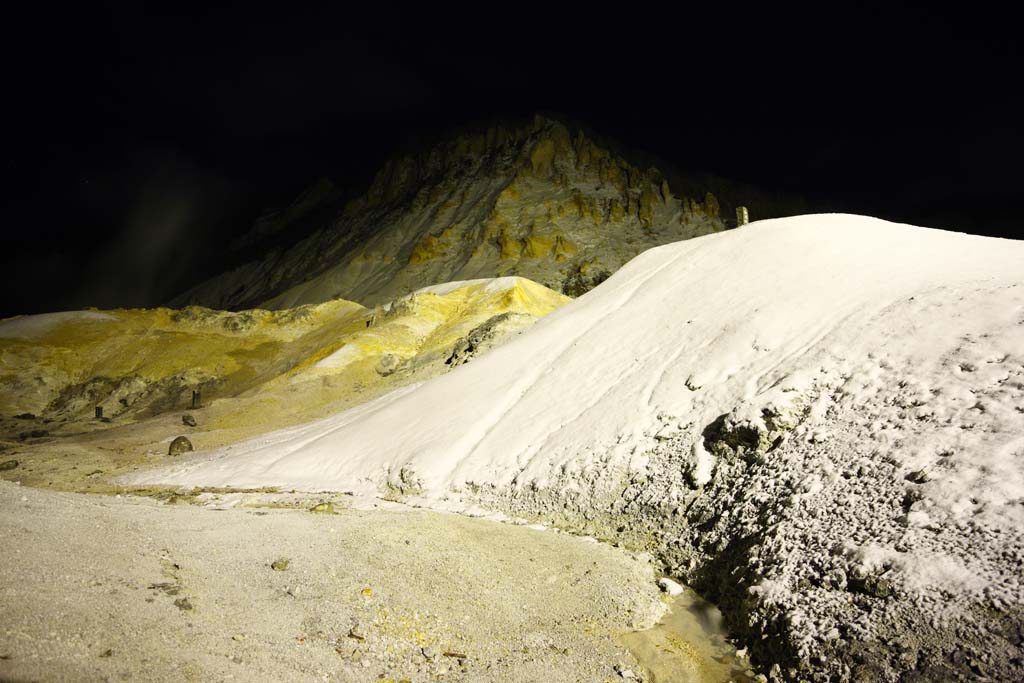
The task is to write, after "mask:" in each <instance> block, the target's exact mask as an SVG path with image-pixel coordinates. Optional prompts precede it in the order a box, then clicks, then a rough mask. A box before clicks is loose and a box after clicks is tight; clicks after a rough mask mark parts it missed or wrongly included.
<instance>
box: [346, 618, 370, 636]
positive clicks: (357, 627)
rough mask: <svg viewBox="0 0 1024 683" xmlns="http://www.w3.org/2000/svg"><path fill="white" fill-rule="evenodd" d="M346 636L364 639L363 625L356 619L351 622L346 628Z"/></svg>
mask: <svg viewBox="0 0 1024 683" xmlns="http://www.w3.org/2000/svg"><path fill="white" fill-rule="evenodd" d="M348 637H349V638H355V639H356V640H366V630H365V629H364V628H363V625H362V624H360V623H359V622H358V621H357V622H356V623H354V624H352V628H350V629H349V630H348Z"/></svg>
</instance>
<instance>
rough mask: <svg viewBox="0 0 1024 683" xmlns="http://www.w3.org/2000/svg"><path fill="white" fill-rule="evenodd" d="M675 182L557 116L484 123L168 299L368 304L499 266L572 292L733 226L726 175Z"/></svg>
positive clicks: (738, 200) (396, 165)
mask: <svg viewBox="0 0 1024 683" xmlns="http://www.w3.org/2000/svg"><path fill="white" fill-rule="evenodd" d="M676 184H677V186H676V187H673V186H672V184H671V182H670V180H669V178H668V177H667V176H666V175H665V174H663V173H662V172H661V171H660V170H659V169H657V168H654V167H650V166H648V167H638V166H635V165H633V164H631V163H630V162H629V161H627V160H626V159H624V158H623V157H622V156H620V155H618V154H616V153H614V152H613V151H611V149H610V147H609V145H605V144H602V143H599V142H596V141H595V140H593V139H592V138H591V137H590V136H588V135H587V134H585V133H584V132H583V131H582V130H580V129H574V128H573V127H571V126H569V125H566V124H565V123H563V122H561V121H558V120H554V119H551V118H547V117H544V116H536V117H534V118H533V120H532V121H530V122H528V123H525V124H522V125H517V126H510V125H493V126H490V127H488V128H485V129H481V130H477V131H475V132H471V133H467V134H464V135H458V136H454V137H452V138H449V139H447V140H445V141H443V142H441V143H439V144H437V145H434V146H433V147H431V148H429V149H426V150H423V151H421V152H419V153H416V154H408V155H404V156H400V157H397V158H394V159H392V160H391V161H388V162H387V163H386V164H385V165H384V166H383V167H382V168H381V169H380V170H379V171H378V172H377V174H376V176H375V177H374V180H373V182H372V183H371V185H370V187H369V189H368V190H367V192H366V193H365V194H364V195H363V196H361V197H358V198H356V199H354V200H352V201H350V202H348V203H347V204H346V205H345V206H344V208H343V209H341V210H338V211H336V212H335V213H334V214H333V215H330V216H327V217H325V218H324V219H323V225H322V226H321V227H320V228H319V229H317V230H316V231H315V232H313V233H312V234H311V235H310V236H309V237H307V238H305V239H303V240H302V241H300V242H298V243H296V244H294V245H292V246H291V247H289V248H286V249H276V250H274V251H272V252H271V253H268V254H266V255H265V256H263V257H262V258H260V259H257V260H255V261H252V262H250V263H248V264H245V265H243V266H241V267H240V268H237V269H235V270H234V271H231V272H229V273H226V274H224V275H221V276H218V277H216V278H214V279H212V280H210V281H208V282H206V283H203V284H202V285H200V286H198V287H196V288H195V289H193V290H191V291H189V292H187V293H185V294H184V295H182V296H181V297H179V298H178V299H177V300H176V301H175V302H174V303H176V304H186V303H198V304H202V305H207V306H212V307H221V308H243V307H253V306H263V307H270V308H280V307H288V306H294V305H297V304H304V303H317V302H321V301H325V300H329V299H333V298H339V297H340V298H345V299H350V300H355V301H359V302H360V303H363V304H365V305H372V304H375V303H378V302H382V301H387V300H390V299H392V298H394V297H396V296H400V295H402V294H404V293H407V292H409V291H412V290H415V289H418V288H420V287H424V286H427V285H431V284H435V283H439V282H447V281H452V280H465V279H476V278H484V277H497V276H504V275H521V276H523V277H527V278H530V279H533V280H535V281H538V282H541V283H543V284H545V285H547V286H549V287H551V288H553V289H557V290H559V291H563V292H571V293H573V294H579V293H582V292H585V291H586V290H587V289H589V287H591V286H593V285H594V284H596V283H597V282H599V281H600V280H601V279H603V278H604V277H606V276H607V274H608V273H609V272H612V271H614V270H615V269H617V268H618V267H620V266H621V265H622V264H623V263H625V262H626V261H628V260H629V259H631V258H632V257H633V256H636V255H637V254H638V253H640V252H641V251H643V250H645V249H647V248H650V247H653V246H657V245H660V244H665V243H668V242H674V241H678V240H682V239H687V238H689V237H695V236H697V235H702V234H706V233H708V232H714V231H718V230H722V229H725V228H726V227H730V225H731V224H732V223H731V221H730V218H731V209H732V207H733V206H735V205H738V204H742V203H744V201H745V197H744V191H742V190H737V191H735V192H734V191H732V188H731V187H730V186H728V185H725V186H724V187H725V190H726V195H727V196H724V197H720V196H718V195H717V194H716V193H714V192H712V191H711V190H710V189H708V188H707V187H706V185H707V183H693V184H688V183H685V182H684V183H683V184H682V186H678V185H679V183H676ZM314 194H315V195H316V196H320V195H321V194H322V193H314ZM747 194H748V195H749V194H750V193H749V192H747ZM304 204H305V203H304V202H303V201H297V202H296V205H297V206H303V205H304ZM757 217H763V216H756V215H755V218H757Z"/></svg>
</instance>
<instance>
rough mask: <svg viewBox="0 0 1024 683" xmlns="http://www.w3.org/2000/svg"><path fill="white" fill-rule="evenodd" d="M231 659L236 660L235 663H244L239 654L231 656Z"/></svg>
mask: <svg viewBox="0 0 1024 683" xmlns="http://www.w3.org/2000/svg"><path fill="white" fill-rule="evenodd" d="M231 661H232V662H234V663H235V664H241V663H242V658H241V657H239V656H238V655H235V656H234V657H232V658H231Z"/></svg>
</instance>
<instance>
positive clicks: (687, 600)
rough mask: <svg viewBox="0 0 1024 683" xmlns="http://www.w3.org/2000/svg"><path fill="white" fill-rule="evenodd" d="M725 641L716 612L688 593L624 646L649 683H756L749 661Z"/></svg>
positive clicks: (629, 636)
mask: <svg viewBox="0 0 1024 683" xmlns="http://www.w3.org/2000/svg"><path fill="white" fill-rule="evenodd" d="M727 636H728V634H727V633H726V631H725V627H724V625H723V623H722V613H721V612H719V611H718V608H717V607H715V606H714V605H712V604H711V603H709V602H707V601H706V600H704V599H702V598H701V597H700V596H698V595H697V594H696V593H694V592H693V591H692V590H690V589H689V588H684V589H683V592H682V593H681V594H679V595H677V596H676V597H675V598H674V599H673V600H672V604H671V606H670V611H669V612H668V613H667V614H666V615H665V617H663V618H662V620H661V621H660V622H658V624H657V625H655V626H654V628H651V629H648V630H646V631H636V632H633V633H628V634H626V635H624V636H622V641H623V643H624V644H625V646H626V647H627V648H628V649H629V651H630V652H632V653H633V656H634V657H636V659H637V661H638V662H640V664H641V665H642V666H643V667H644V668H645V669H646V670H647V672H648V674H649V677H650V681H651V683H729V682H730V681H732V682H733V683H752V682H753V681H754V680H755V679H754V677H753V676H754V674H753V671H751V670H750V662H749V661H748V660H747V658H746V657H745V656H741V655H740V654H739V653H737V651H736V648H735V647H733V645H732V644H731V643H730V642H729V641H728V639H727Z"/></svg>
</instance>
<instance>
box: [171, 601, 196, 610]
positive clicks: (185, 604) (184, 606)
mask: <svg viewBox="0 0 1024 683" xmlns="http://www.w3.org/2000/svg"><path fill="white" fill-rule="evenodd" d="M174 606H175V607H177V608H178V609H180V610H185V611H187V610H190V609H192V603H191V602H189V600H188V598H178V599H177V600H175V601H174Z"/></svg>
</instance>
